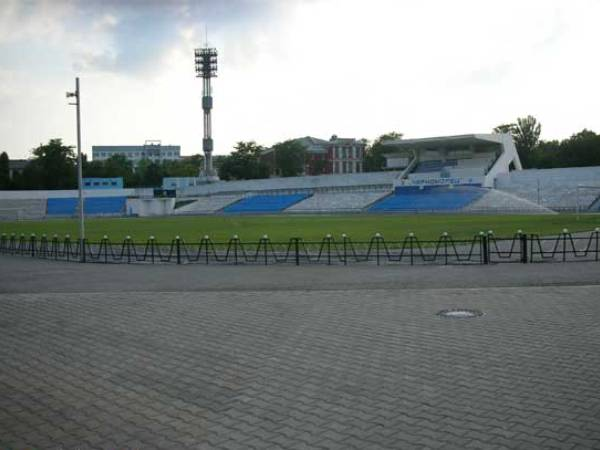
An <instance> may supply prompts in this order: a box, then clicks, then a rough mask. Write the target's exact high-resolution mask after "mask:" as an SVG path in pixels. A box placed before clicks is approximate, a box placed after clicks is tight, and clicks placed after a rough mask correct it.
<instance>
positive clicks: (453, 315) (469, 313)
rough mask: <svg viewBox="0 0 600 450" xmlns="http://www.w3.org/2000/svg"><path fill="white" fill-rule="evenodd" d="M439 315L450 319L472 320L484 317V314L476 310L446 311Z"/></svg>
mask: <svg viewBox="0 0 600 450" xmlns="http://www.w3.org/2000/svg"><path fill="white" fill-rule="evenodd" d="M437 315H438V316H442V317H448V318H450V319H472V318H473V317H479V316H483V313H482V312H481V311H478V310H476V309H444V310H442V311H440V312H439V313H437Z"/></svg>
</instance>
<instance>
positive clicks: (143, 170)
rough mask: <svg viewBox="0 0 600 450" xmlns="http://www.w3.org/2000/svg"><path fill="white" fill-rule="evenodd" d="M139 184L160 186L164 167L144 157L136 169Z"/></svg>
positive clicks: (141, 185) (140, 185) (142, 185)
mask: <svg viewBox="0 0 600 450" xmlns="http://www.w3.org/2000/svg"><path fill="white" fill-rule="evenodd" d="M136 175H137V186H139V187H159V186H161V185H162V178H163V168H162V166H161V165H159V164H157V163H155V162H153V161H151V160H149V159H147V158H144V159H142V160H141V161H140V162H139V163H138V166H137V169H136Z"/></svg>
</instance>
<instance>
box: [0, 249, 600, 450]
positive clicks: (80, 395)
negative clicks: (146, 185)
mask: <svg viewBox="0 0 600 450" xmlns="http://www.w3.org/2000/svg"><path fill="white" fill-rule="evenodd" d="M599 284H600V264H597V263H596V264H594V263H570V264H569V263H567V264H547V265H544V264H539V265H519V264H513V265H510V264H507V265H497V266H490V267H414V268H411V267H407V268H398V267H363V268H356V267H347V268H345V267H331V268H329V267H322V266H321V267H300V268H295V267H267V268H265V267H211V268H208V267H201V266H200V267H199V266H182V267H175V266H159V267H140V266H116V265H109V266H101V265H79V264H75V263H53V262H47V261H39V260H29V259H26V258H21V257H0V338H1V342H2V345H1V346H0V359H1V361H2V365H1V366H0V448H2V449H5V448H7V449H12V448H15V449H25V448H40V449H87V448H102V449H116V448H119V449H125V448H127V449H146V448H148V449H153V448H164V449H177V448H207V449H208V448H218V449H221V448H222V449H233V448H240V449H252V448H256V449H269V448H272V449H276V448H284V449H286V448H291V449H300V448H305V449H309V448H310V449H313V448H315V449H320V448H323V449H329V448H339V449H377V448H387V449H405V448H461V449H463V448H519V449H521V448H559V449H569V448H599V447H600V381H599V380H600V377H599V375H598V374H599V373H600V351H599V350H600V325H599V322H598V317H600V294H599V293H600V287H599V286H598V285H599ZM453 308H469V309H477V310H480V311H482V312H483V313H484V314H483V315H482V316H481V317H477V318H472V319H450V318H444V317H440V316H438V315H437V313H438V312H439V311H440V310H446V309H453Z"/></svg>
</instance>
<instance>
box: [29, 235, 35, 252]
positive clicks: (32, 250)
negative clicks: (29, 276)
mask: <svg viewBox="0 0 600 450" xmlns="http://www.w3.org/2000/svg"><path fill="white" fill-rule="evenodd" d="M30 244H31V257H32V258H35V233H31V238H30Z"/></svg>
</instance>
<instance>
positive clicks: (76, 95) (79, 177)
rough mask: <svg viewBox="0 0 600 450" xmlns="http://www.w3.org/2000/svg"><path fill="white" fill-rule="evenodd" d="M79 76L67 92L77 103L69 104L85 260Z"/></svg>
mask: <svg viewBox="0 0 600 450" xmlns="http://www.w3.org/2000/svg"><path fill="white" fill-rule="evenodd" d="M79 94H80V92H79V77H77V78H75V92H67V98H75V103H69V105H74V106H76V110H77V190H78V193H79V250H80V251H79V260H80V261H81V262H85V222H84V215H83V190H82V189H83V188H82V186H83V182H82V178H83V169H82V165H81V112H80V103H81V102H80V100H81V96H80V95H79Z"/></svg>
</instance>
